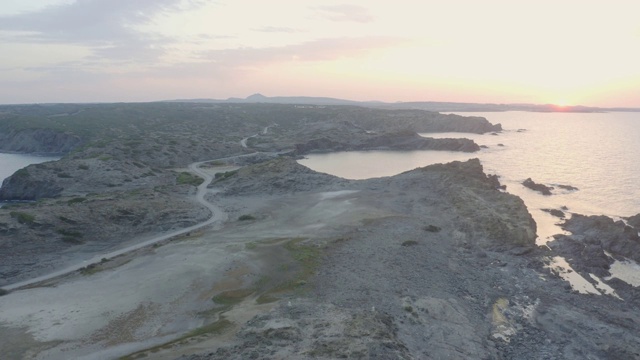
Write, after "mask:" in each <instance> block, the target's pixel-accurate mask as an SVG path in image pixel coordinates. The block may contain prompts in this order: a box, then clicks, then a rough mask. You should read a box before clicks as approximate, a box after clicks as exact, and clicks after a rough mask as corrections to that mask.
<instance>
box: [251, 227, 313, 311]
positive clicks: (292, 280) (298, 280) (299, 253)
mask: <svg viewBox="0 0 640 360" xmlns="http://www.w3.org/2000/svg"><path fill="white" fill-rule="evenodd" d="M302 240H304V239H293V240H290V241H288V242H287V243H285V244H284V245H283V247H284V248H285V249H286V250H287V251H288V252H289V255H290V256H291V257H292V258H293V260H295V263H293V264H291V265H288V264H283V265H282V266H281V267H280V268H279V269H280V271H282V272H285V273H289V272H290V273H291V274H290V275H289V276H287V277H288V280H285V281H283V282H281V283H280V284H277V285H275V286H274V287H272V288H271V289H269V290H267V291H266V292H264V293H262V294H261V295H260V296H258V298H257V299H256V303H258V304H266V303H271V302H274V301H278V300H279V299H278V297H277V295H278V294H284V293H290V292H292V291H303V289H304V285H305V284H306V283H307V279H308V278H309V277H311V276H312V275H313V274H315V272H316V269H317V268H318V266H319V265H320V256H321V249H320V248H318V247H317V246H314V245H307V244H301V241H302ZM296 264H297V266H296Z"/></svg>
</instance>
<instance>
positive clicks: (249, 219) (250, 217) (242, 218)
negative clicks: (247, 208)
mask: <svg viewBox="0 0 640 360" xmlns="http://www.w3.org/2000/svg"><path fill="white" fill-rule="evenodd" d="M255 219H256V217H255V216H253V215H247V214H245V215H241V216H240V217H239V218H238V220H240V221H251V220H255Z"/></svg>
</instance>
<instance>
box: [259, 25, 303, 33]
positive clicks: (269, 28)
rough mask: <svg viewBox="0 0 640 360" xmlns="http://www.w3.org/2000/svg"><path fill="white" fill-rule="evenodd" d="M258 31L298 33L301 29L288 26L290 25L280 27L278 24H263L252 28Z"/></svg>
mask: <svg viewBox="0 0 640 360" xmlns="http://www.w3.org/2000/svg"><path fill="white" fill-rule="evenodd" d="M252 30H253V31H257V32H266V33H297V32H300V31H299V30H296V29H293V28H288V27H278V26H263V27H260V28H255V29H252Z"/></svg>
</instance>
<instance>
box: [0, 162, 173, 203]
mask: <svg viewBox="0 0 640 360" xmlns="http://www.w3.org/2000/svg"><path fill="white" fill-rule="evenodd" d="M175 180H176V175H175V173H173V172H172V171H163V170H160V169H156V168H151V167H149V166H147V165H145V164H142V163H139V162H136V161H120V160H116V159H111V158H109V157H106V156H105V157H99V158H91V159H70V158H68V157H67V158H63V159H61V160H58V161H52V162H47V163H40V164H33V165H29V166H27V167H26V168H24V169H21V170H18V171H17V172H16V173H14V174H13V175H11V176H10V177H8V178H7V179H5V180H4V182H3V184H2V187H1V188H0V200H4V201H13V200H39V199H44V198H54V197H58V196H84V195H86V194H90V193H108V192H116V191H130V190H135V189H144V188H149V187H153V186H162V185H172V184H174V183H175Z"/></svg>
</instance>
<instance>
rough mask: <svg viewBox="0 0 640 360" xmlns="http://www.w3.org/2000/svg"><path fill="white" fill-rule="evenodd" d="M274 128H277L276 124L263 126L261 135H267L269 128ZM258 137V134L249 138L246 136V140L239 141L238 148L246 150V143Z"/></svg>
mask: <svg viewBox="0 0 640 360" xmlns="http://www.w3.org/2000/svg"><path fill="white" fill-rule="evenodd" d="M274 126H278V124H273V125H269V126H265V127H264V129H262V135H267V132H268V131H269V128H270V127H274ZM258 135H260V134H259V133H258V134H253V135H251V136H247V137H246V138H244V139H242V140H240V146H242V147H243V148H245V149H246V148H247V141H248V140H249V139H250V138H253V137H257V136H258Z"/></svg>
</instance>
